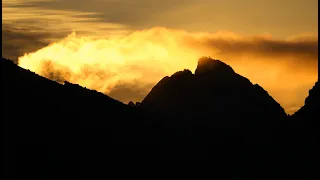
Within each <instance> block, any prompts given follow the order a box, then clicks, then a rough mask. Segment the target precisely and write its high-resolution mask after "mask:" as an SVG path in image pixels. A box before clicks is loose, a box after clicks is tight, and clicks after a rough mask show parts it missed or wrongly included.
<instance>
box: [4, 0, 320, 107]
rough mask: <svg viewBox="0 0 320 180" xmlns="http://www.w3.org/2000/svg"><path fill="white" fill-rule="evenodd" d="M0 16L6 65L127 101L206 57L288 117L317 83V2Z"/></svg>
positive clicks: (47, 2)
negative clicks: (263, 93) (258, 89)
mask: <svg viewBox="0 0 320 180" xmlns="http://www.w3.org/2000/svg"><path fill="white" fill-rule="evenodd" d="M2 11H3V15H2V19H3V21H2V25H3V27H2V38H3V42H2V54H3V57H6V58H10V59H13V60H14V61H16V62H17V60H18V57H21V58H20V62H21V64H20V66H22V67H25V68H30V69H31V70H33V71H36V72H37V73H40V74H41V73H42V75H47V74H48V72H50V71H55V72H56V71H57V70H58V71H59V72H60V75H61V74H62V75H63V73H65V75H64V77H63V78H64V79H67V80H69V81H72V82H74V83H79V84H81V85H84V86H87V87H89V88H92V89H97V90H99V91H101V92H104V93H106V94H109V95H110V96H112V97H114V98H116V99H119V100H121V101H123V102H128V101H129V100H133V101H141V100H142V99H143V97H144V96H145V95H146V94H147V93H148V91H149V90H150V89H151V87H152V86H153V85H154V84H155V83H157V81H159V80H160V79H161V78H162V77H163V76H166V75H171V74H172V73H174V72H175V71H178V70H182V69H184V68H188V69H190V70H192V71H193V70H194V68H195V67H196V62H197V59H198V58H199V57H200V56H206V55H210V56H211V57H213V58H219V59H221V60H222V61H224V62H226V63H228V64H230V65H231V66H232V67H233V68H234V69H235V71H236V72H238V73H239V74H241V75H244V76H246V77H248V78H249V79H250V80H251V81H252V82H253V83H258V84H260V85H262V86H263V87H264V88H265V89H266V90H267V91H268V92H269V93H270V94H271V95H272V96H273V97H274V98H275V99H276V100H277V101H278V102H279V103H280V104H281V105H282V106H283V107H284V108H285V109H286V111H287V112H288V113H292V112H294V111H295V110H296V109H297V108H299V107H300V106H302V105H303V103H304V99H305V97H306V96H307V94H308V90H309V89H310V88H311V87H312V86H313V84H314V82H315V81H316V79H317V73H318V68H317V67H318V66H317V65H318V50H317V47H318V1H317V0H304V1H301V0H223V1H220V0H219V1H218V0H197V1H195V0H183V1H182V0H163V1H155V0H154V1H153V0H137V1H131V0H122V1H121V0H91V1H90V3H88V1H87V0H86V1H85V0H68V1H58V0H57V1H51V0H26V1H22V0H4V1H3V2H2ZM71 32H76V34H77V35H71V36H68V35H69V34H70V33H71ZM67 36H68V37H67ZM49 44H50V45H49ZM26 53H30V54H26ZM24 55H25V56H24ZM48 64H49V65H50V66H48ZM67 72H68V73H67ZM66 74H68V75H66ZM51 78H54V77H51Z"/></svg>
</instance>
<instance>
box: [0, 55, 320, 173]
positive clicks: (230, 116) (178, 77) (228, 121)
mask: <svg viewBox="0 0 320 180" xmlns="http://www.w3.org/2000/svg"><path fill="white" fill-rule="evenodd" d="M1 103H2V105H1V114H2V131H3V138H2V140H3V144H2V145H3V158H4V161H3V162H4V163H6V164H5V166H3V168H4V169H3V172H7V173H8V174H10V175H11V177H16V178H17V179H25V177H32V178H33V179H48V178H49V179H50V178H51V179H79V178H80V179H97V178H98V177H108V176H113V175H117V176H118V177H119V176H121V177H122V176H123V177H124V176H128V177H132V176H133V175H134V174H135V175H139V176H141V175H144V176H147V177H150V176H148V174H149V173H150V174H152V175H153V176H155V174H157V173H159V172H160V170H161V174H163V175H165V176H166V174H169V173H170V175H171V171H170V170H169V169H170V168H171V167H172V168H174V169H175V170H174V171H173V172H174V174H179V176H178V177H180V178H181V177H182V176H183V175H185V176H188V177H189V174H186V172H196V169H195V168H196V167H201V165H202V164H203V165H205V164H206V163H205V162H204V161H208V162H210V163H209V165H206V168H209V169H211V170H210V174H209V175H211V176H214V177H215V176H218V175H217V173H224V174H230V172H234V173H235V175H237V176H238V177H239V176H248V175H258V176H259V177H265V176H264V175H265V174H267V175H275V174H277V175H278V174H279V173H280V174H281V175H315V174H314V173H315V172H316V169H317V168H318V166H316V165H313V162H318V158H319V152H320V151H319V149H317V145H318V143H319V136H317V133H316V132H317V131H316V130H318V129H317V128H318V127H319V121H317V120H318V119H319V118H318V117H319V108H318V107H319V106H318V104H319V83H318V82H317V83H316V85H315V87H314V88H313V89H312V90H310V95H309V97H308V98H307V99H306V104H305V106H304V107H302V108H301V110H299V111H298V112H297V113H295V114H294V115H293V116H292V117H288V116H287V115H286V113H285V112H284V110H283V108H282V107H281V106H280V105H279V104H278V103H277V102H276V101H275V100H274V99H273V98H272V97H271V96H270V95H269V94H268V93H267V92H266V91H265V90H264V89H263V88H262V87H260V86H259V85H253V84H252V83H251V82H250V81H249V80H248V79H246V78H245V77H242V76H240V75H239V74H237V73H235V72H234V70H233V69H232V68H231V67H230V66H228V65H226V64H225V63H223V62H221V61H218V60H213V59H210V58H201V59H200V60H199V63H198V67H197V69H196V71H195V74H192V73H191V72H190V71H189V70H184V71H180V72H177V73H175V74H173V75H172V76H171V77H165V78H163V79H162V80H161V81H160V82H159V83H158V84H157V85H156V86H155V87H154V88H153V89H152V90H151V92H150V93H149V94H148V95H147V96H146V98H145V99H144V100H143V101H142V102H141V103H136V104H135V103H133V102H130V103H129V105H125V104H123V103H121V102H119V101H117V100H114V99H112V98H110V97H108V96H107V95H104V94H102V93H99V92H97V91H94V90H88V89H86V88H83V87H81V86H79V85H75V84H71V83H68V82H65V84H64V85H62V84H58V83H56V82H54V81H51V80H48V79H46V78H43V77H41V76H38V75H37V74H35V73H33V72H30V71H29V70H25V69H22V68H20V67H18V66H17V65H15V64H14V63H12V62H11V61H10V60H6V59H3V58H2V60H1ZM129 144H131V145H129ZM138 144H139V145H138ZM142 144H144V146H142ZM146 144H149V145H148V146H146ZM151 144H153V145H151ZM254 144H255V145H254ZM292 157H294V159H292ZM213 159H214V160H213ZM194 161H197V162H194ZM199 161H201V162H199ZM138 162H139V163H140V164H141V165H138ZM244 162H246V163H249V164H248V165H246V163H244ZM162 163H165V165H164V166H165V168H168V170H166V171H164V170H162V168H163V167H164V166H162V168H160V169H159V167H158V166H159V165H161V164H162ZM176 167H181V168H184V171H182V172H178V171H177V170H176ZM203 170H204V169H203ZM212 171H214V173H212ZM181 173H182V174H181ZM306 173H307V174H306ZM196 174H197V177H199V176H200V175H201V174H199V173H196ZM203 175H204V174H203ZM151 177H152V176H151ZM166 177H167V176H166Z"/></svg>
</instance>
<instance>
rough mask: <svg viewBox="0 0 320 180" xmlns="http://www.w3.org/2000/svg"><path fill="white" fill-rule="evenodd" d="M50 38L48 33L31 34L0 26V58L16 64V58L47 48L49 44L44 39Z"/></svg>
mask: <svg viewBox="0 0 320 180" xmlns="http://www.w3.org/2000/svg"><path fill="white" fill-rule="evenodd" d="M50 37H51V34H50V33H33V32H31V31H28V30H25V29H17V28H13V27H11V26H8V25H4V24H2V57H6V58H9V59H11V60H13V61H14V62H15V63H17V61H18V57H19V56H22V55H24V54H25V53H26V52H33V51H36V50H38V49H40V48H42V47H44V46H47V45H48V44H49V43H48V42H46V41H45V40H44V39H46V38H50Z"/></svg>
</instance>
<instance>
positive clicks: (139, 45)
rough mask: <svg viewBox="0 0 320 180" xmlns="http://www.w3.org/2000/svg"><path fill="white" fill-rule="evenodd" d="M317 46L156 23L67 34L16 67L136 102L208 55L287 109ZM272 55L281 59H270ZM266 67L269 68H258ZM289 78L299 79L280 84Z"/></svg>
mask: <svg viewBox="0 0 320 180" xmlns="http://www.w3.org/2000/svg"><path fill="white" fill-rule="evenodd" d="M295 39H296V38H295ZM317 47H318V41H317V40H314V39H312V40H310V38H309V39H308V40H306V41H303V40H301V39H300V40H299V41H297V40H292V39H291V40H286V41H277V40H272V38H271V37H270V36H260V37H243V36H240V35H237V34H234V33H231V32H217V33H200V32H199V33H189V32H186V31H182V30H170V29H166V28H162V27H155V28H152V29H147V30H141V31H135V32H133V33H130V34H127V35H122V36H112V35H110V36H109V37H107V38H101V37H100V38H97V37H89V36H86V37H84V36H81V37H80V36H77V35H76V33H72V34H71V35H69V36H68V37H66V38H64V39H62V40H60V41H58V42H55V43H52V44H50V45H48V46H47V47H44V48H42V49H40V50H38V51H36V52H33V53H28V54H25V55H24V56H22V57H20V58H19V66H21V67H23V68H26V69H30V70H31V71H34V72H36V73H38V74H40V75H42V76H45V77H47V78H50V79H52V80H56V81H58V82H61V83H62V82H63V81H69V82H72V83H77V84H80V85H82V86H85V87H88V88H90V89H95V90H97V91H100V92H103V93H106V94H110V95H115V96H114V98H116V99H119V100H121V101H123V102H128V101H129V100H135V101H141V100H142V99H141V98H142V97H143V96H142V95H141V94H143V95H146V94H147V93H148V92H149V91H150V89H151V88H152V86H153V85H155V84H156V83H157V82H158V81H159V80H160V79H161V78H163V77H164V76H167V75H171V74H173V73H175V72H176V71H179V70H182V69H190V70H191V71H194V70H195V68H196V65H197V60H198V58H199V57H201V56H204V55H210V56H211V57H214V58H219V59H221V60H222V61H225V62H226V63H228V64H230V65H231V66H232V67H233V68H234V70H235V71H236V72H238V73H239V74H242V75H244V76H246V77H248V78H249V79H250V80H251V81H252V82H253V83H259V84H261V85H262V86H264V88H265V89H266V90H268V91H270V93H271V95H275V99H276V100H278V101H279V102H280V103H282V104H283V103H285V105H284V108H285V109H287V110H288V109H290V108H291V109H292V108H293V106H297V105H298V106H300V105H302V104H303V99H304V98H305V96H306V93H307V91H308V89H309V88H310V87H311V86H312V83H314V81H315V79H316V73H317V72H316V71H317V70H316V66H314V65H315V64H317V61H316V58H317V56H318V51H317ZM315 48H316V49H315ZM277 57H278V58H280V59H281V61H274V59H276V58H277ZM299 58H305V61H300V62H299V61H298V60H297V59H299ZM248 59H250V60H248ZM278 60H279V59H278ZM298 62H299V63H300V64H301V63H302V62H303V64H304V66H301V67H302V68H301V69H302V70H301V69H300V72H301V73H297V72H299V71H296V72H295V73H291V74H290V72H289V73H288V74H289V75H286V76H284V77H281V78H280V76H282V74H281V73H279V72H281V71H282V70H283V69H290V68H294V67H295V70H297V69H299V68H297V67H296V66H295V65H296V64H297V63H298ZM249 63H250V64H249ZM314 67H315V68H314ZM266 68H269V70H268V71H263V69H264V70H265V69H266ZM306 68H308V70H307V71H305V69H306ZM310 68H311V70H310ZM305 72H308V73H305ZM302 74H303V75H302ZM290 78H296V79H298V78H299V79H301V81H299V82H292V83H291V84H290V83H289V82H286V83H285V84H284V83H283V82H285V81H288V79H290ZM279 79H280V80H281V82H282V85H283V86H281V87H277V88H276V84H275V83H274V82H277V83H279V82H278V81H279ZM294 83H295V84H294ZM301 84H304V85H307V86H304V88H305V92H304V94H303V96H304V97H299V98H294V99H292V97H295V96H296V95H295V93H296V91H294V92H291V93H292V96H291V99H290V97H288V96H286V97H285V98H286V99H285V100H284V99H281V96H277V95H276V92H277V93H278V94H281V92H282V91H281V92H278V91H277V90H279V89H281V88H283V89H286V87H288V88H293V89H295V88H296V87H297V86H296V85H301ZM309 84H310V87H308V86H309ZM119 87H124V88H127V89H128V87H130V88H129V89H136V91H135V92H136V94H134V93H133V94H132V96H128V95H126V94H125V93H124V92H123V93H116V92H114V91H115V90H117V91H119V92H121V90H119ZM138 90H139V91H138ZM299 91H300V92H301V90H299ZM137 93H139V94H140V95H139V96H138V95H137ZM273 93H274V94H273ZM121 94H123V96H121ZM297 99H298V100H297ZM287 106H288V107H287ZM289 106H290V107H289Z"/></svg>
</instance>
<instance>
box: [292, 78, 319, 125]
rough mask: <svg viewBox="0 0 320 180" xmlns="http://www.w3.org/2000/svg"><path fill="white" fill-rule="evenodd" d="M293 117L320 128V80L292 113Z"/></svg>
mask: <svg viewBox="0 0 320 180" xmlns="http://www.w3.org/2000/svg"><path fill="white" fill-rule="evenodd" d="M292 117H293V118H295V119H297V120H298V121H301V123H303V124H304V125H307V126H312V127H316V128H320V120H319V119H320V84H319V80H318V81H317V82H316V83H315V85H314V86H313V87H312V89H311V90H309V95H308V97H307V98H306V100H305V104H304V106H302V107H301V108H300V109H299V110H298V111H297V112H295V113H294V114H293V115H292Z"/></svg>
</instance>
